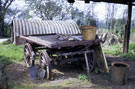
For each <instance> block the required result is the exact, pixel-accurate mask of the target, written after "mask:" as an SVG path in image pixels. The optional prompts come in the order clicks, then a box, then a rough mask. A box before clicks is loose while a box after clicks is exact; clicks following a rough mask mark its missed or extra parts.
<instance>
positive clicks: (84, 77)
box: [78, 74, 88, 82]
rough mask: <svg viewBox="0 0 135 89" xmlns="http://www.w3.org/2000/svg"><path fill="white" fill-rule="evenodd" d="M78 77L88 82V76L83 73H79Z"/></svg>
mask: <svg viewBox="0 0 135 89" xmlns="http://www.w3.org/2000/svg"><path fill="white" fill-rule="evenodd" d="M78 79H79V80H83V81H85V82H88V77H87V76H86V75H84V74H79V75H78Z"/></svg>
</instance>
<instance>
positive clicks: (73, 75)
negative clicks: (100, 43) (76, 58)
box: [6, 57, 135, 89]
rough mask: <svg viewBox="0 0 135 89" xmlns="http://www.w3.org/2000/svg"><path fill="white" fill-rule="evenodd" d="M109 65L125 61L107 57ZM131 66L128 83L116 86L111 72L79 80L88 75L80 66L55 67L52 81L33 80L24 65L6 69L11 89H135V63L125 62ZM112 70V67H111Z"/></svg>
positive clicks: (16, 64)
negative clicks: (81, 75)
mask: <svg viewBox="0 0 135 89" xmlns="http://www.w3.org/2000/svg"><path fill="white" fill-rule="evenodd" d="M107 60H108V61H109V62H108V65H110V63H111V62H112V61H123V59H122V58H120V57H107ZM124 62H126V63H128V64H129V65H130V69H129V76H128V82H127V83H126V84H125V85H123V86H120V85H114V84H112V82H111V72H109V73H98V74H95V73H91V74H90V77H89V79H90V81H89V82H85V81H82V80H79V79H78V78H77V76H78V75H79V74H86V71H84V70H81V68H80V67H79V66H74V65H63V66H55V67H54V68H53V70H52V80H41V79H39V80H33V79H31V78H30V77H29V70H28V68H26V67H25V64H24V63H23V62H22V63H12V64H10V65H8V66H7V67H6V71H7V75H8V85H9V87H10V88H11V89H134V87H135V62H134V61H124ZM109 68H110V70H111V66H109Z"/></svg>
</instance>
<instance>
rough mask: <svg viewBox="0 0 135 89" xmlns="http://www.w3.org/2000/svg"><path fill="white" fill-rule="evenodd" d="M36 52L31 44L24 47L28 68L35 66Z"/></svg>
mask: <svg viewBox="0 0 135 89" xmlns="http://www.w3.org/2000/svg"><path fill="white" fill-rule="evenodd" d="M33 55H34V52H33V49H32V46H31V44H30V43H25V45H24V60H25V63H26V66H27V67H31V66H34V56H33Z"/></svg>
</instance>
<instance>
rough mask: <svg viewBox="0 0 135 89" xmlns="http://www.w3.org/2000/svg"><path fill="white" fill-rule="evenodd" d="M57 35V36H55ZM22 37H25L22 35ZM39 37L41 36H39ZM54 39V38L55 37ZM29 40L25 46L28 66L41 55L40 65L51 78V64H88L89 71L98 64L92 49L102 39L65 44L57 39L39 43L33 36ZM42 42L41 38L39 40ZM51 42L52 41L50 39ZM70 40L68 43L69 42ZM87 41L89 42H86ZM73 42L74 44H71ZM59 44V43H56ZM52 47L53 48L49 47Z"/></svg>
mask: <svg viewBox="0 0 135 89" xmlns="http://www.w3.org/2000/svg"><path fill="white" fill-rule="evenodd" d="M52 37H53V36H46V38H47V39H49V38H52ZM54 37H55V36H54ZM21 38H25V37H24V36H22V37H21ZM37 38H39V37H37ZM53 39H54V38H53ZM26 40H27V42H26V43H25V46H24V58H25V62H26V65H27V67H31V66H34V62H35V57H36V56H39V59H40V67H41V68H42V69H44V70H45V71H46V74H45V75H46V78H47V79H50V78H51V65H58V64H61V65H64V64H68V63H76V62H77V63H80V67H81V64H86V68H87V73H88V74H89V72H90V71H93V70H94V68H95V66H96V53H95V51H94V50H93V49H92V45H95V44H97V43H99V42H100V41H101V40H99V39H96V40H93V41H84V44H82V42H83V41H82V42H81V41H80V44H79V43H76V42H73V41H71V42H70V41H64V42H62V43H63V44H64V43H65V42H66V44H65V45H61V44H62V43H61V44H60V45H59V42H61V41H57V42H56V43H55V46H53V45H54V43H52V44H53V45H52V44H51V45H48V47H47V46H45V45H37V44H35V43H33V42H32V41H30V40H31V37H30V38H29V37H26ZM38 42H39V43H40V40H38ZM50 42H51V41H50ZM67 42H68V43H67ZM85 42H86V43H87V44H85ZM71 43H72V44H71ZM56 44H57V45H56ZM49 47H51V48H49Z"/></svg>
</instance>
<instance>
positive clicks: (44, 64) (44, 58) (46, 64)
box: [40, 50, 51, 79]
mask: <svg viewBox="0 0 135 89" xmlns="http://www.w3.org/2000/svg"><path fill="white" fill-rule="evenodd" d="M40 66H41V68H44V69H45V70H46V74H45V75H46V76H45V77H46V78H47V79H50V78H51V65H50V60H49V56H48V54H47V52H46V51H45V50H43V51H41V53H40Z"/></svg>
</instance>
